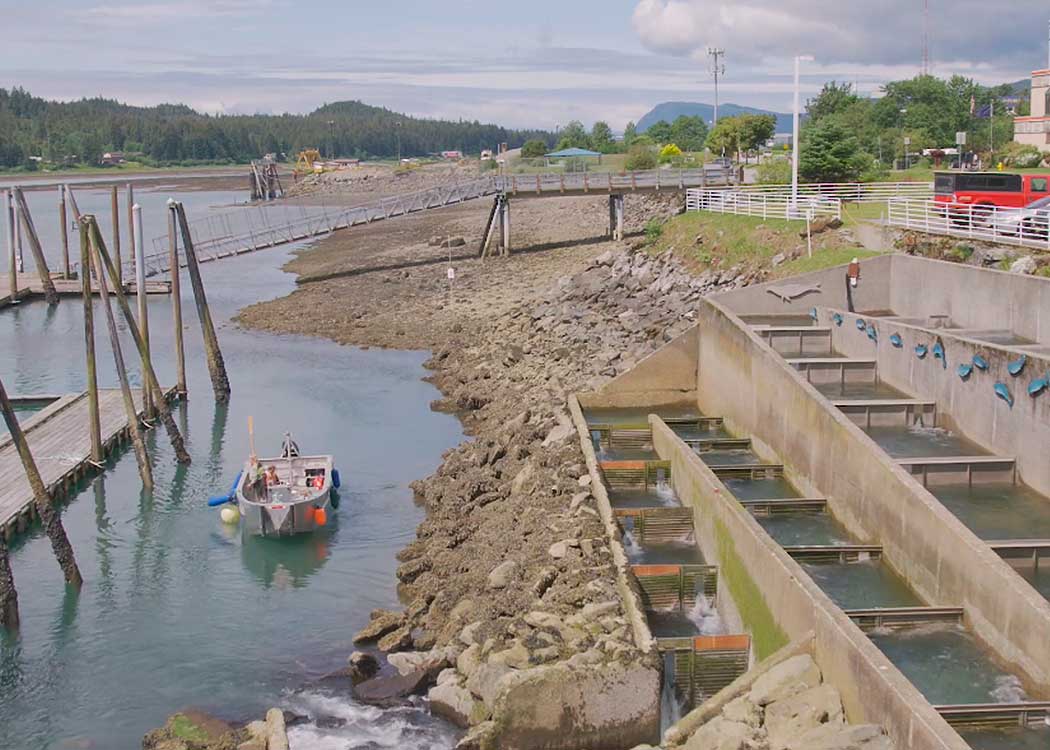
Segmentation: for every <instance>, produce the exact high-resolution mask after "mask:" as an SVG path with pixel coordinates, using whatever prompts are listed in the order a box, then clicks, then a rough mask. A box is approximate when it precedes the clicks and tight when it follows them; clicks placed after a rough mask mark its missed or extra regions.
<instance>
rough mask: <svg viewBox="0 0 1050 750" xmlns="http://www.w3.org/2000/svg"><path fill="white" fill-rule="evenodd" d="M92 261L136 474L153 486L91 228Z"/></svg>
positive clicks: (89, 220) (85, 223)
mask: <svg viewBox="0 0 1050 750" xmlns="http://www.w3.org/2000/svg"><path fill="white" fill-rule="evenodd" d="M89 226H91V227H94V226H95V218H94V217H93V216H85V217H84V218H83V219H82V220H81V225H80V231H82V232H83V231H87V230H88V228H89ZM91 238H92V245H93V247H92V251H93V252H92V253H91V263H92V266H93V268H94V271H95V276H96V277H97V278H98V286H99V295H100V296H101V297H102V309H103V310H104V311H105V313H106V327H107V328H108V329H109V346H110V348H111V349H112V350H113V364H114V365H116V368H117V379H118V380H120V395H121V396H122V397H123V400H124V413H125V415H126V416H127V419H128V434H130V435H131V445H132V446H133V447H134V449H135V460H136V461H137V462H138V465H139V476H140V477H142V486H143V487H144V488H145V489H146V490H148V491H152V490H153V471H152V469H150V465H149V454H148V453H146V441H145V440H143V439H142V425H141V424H139V415H138V410H137V409H135V398H134V396H132V395H131V386H130V385H129V384H128V371H127V369H126V368H125V367H124V354H123V352H122V351H121V348H120V334H119V333H118V332H117V321H116V319H115V318H114V316H113V305H112V303H111V302H110V299H109V284H107V283H106V272H105V271H103V270H102V259H101V257H100V256H99V252H98V244H97V243H95V242H94V239H95V233H94V232H92V235H91Z"/></svg>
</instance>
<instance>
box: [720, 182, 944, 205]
mask: <svg viewBox="0 0 1050 750" xmlns="http://www.w3.org/2000/svg"><path fill="white" fill-rule="evenodd" d="M738 190H740V191H741V192H745V193H760V194H763V195H775V196H780V197H790V196H791V186H790V185H741V186H740V187H739V188H738ZM798 194H799V195H800V196H805V197H807V198H808V197H811V196H818V197H821V198H838V199H839V200H841V201H844V202H846V201H848V202H850V203H879V202H882V201H886V200H890V199H891V198H914V199H918V200H923V199H926V198H931V197H932V196H933V183H932V182H809V183H802V184H800V185H799V186H798Z"/></svg>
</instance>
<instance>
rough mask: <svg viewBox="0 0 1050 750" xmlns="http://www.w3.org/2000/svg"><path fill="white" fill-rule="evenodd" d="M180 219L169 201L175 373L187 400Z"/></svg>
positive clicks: (181, 395)
mask: <svg viewBox="0 0 1050 750" xmlns="http://www.w3.org/2000/svg"><path fill="white" fill-rule="evenodd" d="M177 221H178V218H177V217H176V215H175V201H174V200H172V199H171V198H169V199H168V269H169V270H168V275H169V276H171V310H172V317H173V318H174V322H175V372H176V375H177V379H178V383H177V386H176V388H177V390H178V393H179V398H182V399H185V398H186V396H187V391H186V349H185V347H184V344H183V340H182V280H181V278H180V277H181V274H182V269H181V268H180V266H179V240H178V236H177V235H176V232H175V224H176V222H177Z"/></svg>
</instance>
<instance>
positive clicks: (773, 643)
mask: <svg viewBox="0 0 1050 750" xmlns="http://www.w3.org/2000/svg"><path fill="white" fill-rule="evenodd" d="M651 423H652V425H653V440H654V444H655V446H656V449H657V452H658V453H659V454H660V456H661V457H662V458H663V459H665V460H670V461H671V466H672V468H671V480H672V484H673V485H674V488H675V491H676V492H677V493H678V496H679V497H680V498H681V499H682V502H683V503H684V504H686V505H688V506H692V508H693V511H694V521H695V526H696V533H697V538H698V540H699V541H700V544H701V546H702V547H703V549H704V550H705V552H706V551H714V552H715V557H713V558H712V559H710V560H709V561H710V562H713V563H716V564H718V566H719V587H720V588H729V589H730V593H731V595H732V596H733V599H734V600H735V601H736V603H737V606H738V607H739V608H740V612H741V615H742V616H743V618H744V621H745V623H746V624H747V625H748V626H749V628H750V629H751V634H752V642H753V644H754V648H755V649H756V650H758V651H759V652H760V653H759V654H758V656H759V657H760V658H761V657H763V656H769V655H771V654H773V653H774V652H775V651H776V650H778V649H780V648H782V647H783V646H785V645H786V644H787V643H788V642H789V640H799V639H805V638H808V637H809V636H810V633H811V632H812V638H813V653H814V658H815V659H816V661H817V663H818V665H819V666H820V668H821V671H822V672H823V674H824V679H825V680H827V681H828V682H830V683H832V684H834V685H835V686H836V687H837V688H838V689H839V691H840V692H841V694H842V701H843V706H844V707H845V709H846V713H847V716H848V717H849V720H850V721H851V722H854V723H860V722H871V723H877V724H881V725H882V726H884V727H885V728H886V731H887V732H888V733H889V735H890V736H891V737H892V738H893V740H894V741H895V742H896V745H897V747H899V748H908V749H909V750H932V749H933V748H937V749H939V750H948V748H951V750H966V748H967V745H966V743H965V742H963V740H962V739H961V738H960V737H959V736H958V735H957V734H956V733H955V731H954V730H953V729H952V728H951V727H949V726H948V724H947V723H946V722H945V721H944V719H942V718H941V717H940V715H939V714H938V713H937V712H936V711H935V710H934V709H933V707H932V706H930V704H929V703H928V702H927V701H926V700H925V699H924V698H923V697H922V695H921V694H920V693H919V692H918V690H916V688H915V687H914V686H913V685H912V684H911V683H910V682H909V681H908V680H907V679H906V678H905V677H904V676H903V675H902V674H901V673H900V672H899V671H898V670H897V668H896V667H894V666H893V664H892V663H891V662H890V661H889V659H887V658H886V656H885V655H884V654H883V653H882V652H881V651H879V649H878V648H877V647H876V646H875V644H873V643H872V642H871V640H869V639H868V637H867V636H865V635H864V634H863V633H862V632H861V631H860V629H859V628H858V627H857V626H856V625H854V624H853V622H851V621H850V619H849V618H848V617H846V615H845V614H844V613H843V612H842V611H841V610H840V609H839V608H838V607H837V606H836V605H835V604H834V603H833V602H832V601H831V600H830V599H829V598H828V597H827V595H826V594H825V593H824V592H823V591H821V590H820V588H819V587H817V585H816V584H814V583H813V581H812V580H811V579H810V577H809V576H808V575H807V574H806V573H805V571H803V570H802V568H801V567H800V566H799V564H798V563H797V562H795V561H794V560H793V559H792V558H791V557H790V556H789V555H788V554H787V553H786V552H784V550H783V549H782V548H781V547H780V545H779V544H777V543H776V542H775V541H774V540H773V539H772V538H770V536H769V535H768V534H767V533H766V532H765V530H764V529H763V528H762V527H761V526H760V525H759V524H758V522H757V521H756V520H755V519H754V518H753V517H752V516H751V514H750V513H748V512H747V510H745V509H744V507H743V506H742V505H740V503H738V502H737V501H736V499H735V498H734V497H733V496H732V494H731V493H730V492H729V490H728V489H726V487H725V485H724V484H722V482H721V481H720V480H719V479H718V477H717V476H715V474H714V473H713V472H712V471H711V469H710V468H708V467H707V465H706V464H704V462H703V461H701V460H700V457H699V456H697V455H696V454H695V453H694V452H693V451H692V450H691V449H690V448H689V447H688V446H687V445H686V444H685V443H684V442H682V440H681V439H680V438H678V436H677V435H675V434H674V432H672V431H671V430H670V429H669V428H668V427H667V425H666V424H664V423H663V421H662V420H660V419H659V418H658V417H655V416H654V417H652V418H651Z"/></svg>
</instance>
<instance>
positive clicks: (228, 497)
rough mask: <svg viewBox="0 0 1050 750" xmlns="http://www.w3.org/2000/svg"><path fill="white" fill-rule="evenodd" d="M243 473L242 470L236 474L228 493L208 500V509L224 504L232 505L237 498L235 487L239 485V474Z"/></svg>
mask: <svg viewBox="0 0 1050 750" xmlns="http://www.w3.org/2000/svg"><path fill="white" fill-rule="evenodd" d="M243 473H244V471H243V470H241V471H238V472H237V477H236V478H235V479H234V480H233V485H232V486H231V487H230V491H229V492H227V493H226V494H225V495H215V496H213V497H210V498H208V507H209V508H215V507H218V506H220V505H225V504H226V503H232V502H233V501H234V500H235V499H236V498H237V485H238V484H240V482H241V474H243Z"/></svg>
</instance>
